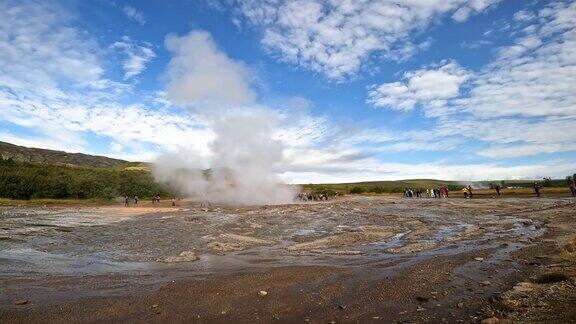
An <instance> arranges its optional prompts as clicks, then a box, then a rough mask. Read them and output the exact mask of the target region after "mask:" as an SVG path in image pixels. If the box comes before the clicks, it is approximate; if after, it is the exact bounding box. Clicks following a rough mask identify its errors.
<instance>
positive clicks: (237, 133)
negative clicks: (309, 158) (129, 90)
mask: <svg viewBox="0 0 576 324" xmlns="http://www.w3.org/2000/svg"><path fill="white" fill-rule="evenodd" d="M166 47H167V48H168V50H169V51H170V52H171V53H172V56H173V57H172V59H171V61H170V64H169V68H168V72H167V77H168V89H167V96H168V99H169V100H171V101H172V102H174V103H177V104H180V105H183V106H185V107H188V108H190V109H192V110H193V111H194V112H195V113H196V115H197V117H198V118H199V119H200V120H202V121H203V122H204V124H205V125H206V127H208V128H210V129H211V130H212V131H213V132H214V139H213V141H212V142H211V144H210V145H209V149H210V153H211V155H210V156H209V157H208V158H206V157H201V156H198V155H195V154H192V153H190V152H180V153H176V154H169V155H164V156H161V157H159V158H158V160H157V161H156V163H155V168H154V175H155V176H156V178H157V179H158V180H160V181H163V182H167V183H169V184H170V185H172V186H173V187H176V188H177V189H178V190H179V191H181V192H182V193H183V194H185V195H187V196H190V197H192V198H197V199H201V200H205V201H211V202H219V203H229V204H244V205H246V204H281V203H291V202H292V201H293V200H294V197H295V195H296V193H297V188H295V187H292V186H288V185H286V184H283V183H282V181H281V180H280V178H279V177H278V176H277V175H276V170H275V169H276V168H277V167H278V166H279V165H280V164H281V162H282V150H283V147H282V144H281V143H280V142H279V141H277V140H275V139H274V138H273V132H274V129H275V127H276V123H277V114H275V113H274V112H273V111H272V110H269V109H265V108H261V107H260V108H247V106H246V105H250V104H252V103H253V99H254V93H253V91H252V90H251V89H250V86H249V85H250V82H249V81H248V79H249V71H248V69H247V68H246V67H245V66H244V64H242V63H241V62H237V61H234V60H232V59H230V58H229V57H227V56H226V54H224V53H223V52H221V51H220V50H219V49H218V48H217V46H216V45H215V44H214V41H213V40H212V38H211V36H210V35H209V34H208V33H206V32H191V33H189V34H188V35H186V36H182V37H178V36H173V35H172V36H168V37H167V38H166ZM175 140H179V141H185V140H186V139H175ZM204 161H207V163H203V162H204ZM205 168H208V169H209V170H208V171H204V170H203V169H205Z"/></svg>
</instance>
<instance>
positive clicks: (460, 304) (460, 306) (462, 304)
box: [456, 302, 464, 308]
mask: <svg viewBox="0 0 576 324" xmlns="http://www.w3.org/2000/svg"><path fill="white" fill-rule="evenodd" d="M456 307H458V308H462V307H464V303H463V302H459V303H458V304H456Z"/></svg>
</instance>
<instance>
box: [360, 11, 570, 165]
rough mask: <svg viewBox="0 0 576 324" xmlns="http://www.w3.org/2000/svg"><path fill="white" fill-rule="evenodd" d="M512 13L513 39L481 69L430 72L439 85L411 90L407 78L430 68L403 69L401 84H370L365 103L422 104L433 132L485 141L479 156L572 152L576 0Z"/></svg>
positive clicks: (400, 106) (424, 84) (406, 107)
mask: <svg viewBox="0 0 576 324" xmlns="http://www.w3.org/2000/svg"><path fill="white" fill-rule="evenodd" d="M514 17H515V21H516V25H513V26H511V27H510V28H514V29H515V33H514V34H515V35H517V36H515V37H516V38H515V39H514V40H513V42H512V44H510V45H509V46H504V47H501V48H500V49H499V50H498V51H497V53H496V54H495V56H494V58H493V60H492V61H491V62H490V63H489V64H488V65H486V66H485V67H484V68H482V69H480V70H478V71H470V72H469V73H465V74H458V73H454V71H457V69H456V70H455V69H454V67H453V68H451V69H448V70H446V71H444V72H442V71H439V70H434V69H433V70H432V72H434V73H435V74H434V75H435V76H436V77H435V78H428V79H427V78H424V81H426V80H428V81H432V80H434V79H436V80H437V81H438V82H437V83H434V82H421V83H420V85H421V86H420V87H415V89H413V87H412V80H413V78H414V77H421V76H423V75H429V74H428V73H430V72H431V70H430V69H422V70H417V71H413V72H407V73H405V74H404V76H403V80H402V81H399V82H393V83H385V84H382V85H380V86H377V87H373V88H371V89H370V91H369V93H368V102H370V103H371V104H373V105H374V106H377V107H386V108H389V109H395V110H410V109H413V108H414V107H416V106H417V105H420V106H422V107H425V108H427V109H426V113H427V114H428V116H436V117H441V118H439V119H438V125H437V130H436V131H435V132H436V133H438V134H442V135H445V136H448V135H450V134H453V133H457V134H461V135H462V136H463V137H466V138H469V139H472V140H476V141H478V142H480V143H484V144H485V145H486V147H485V148H483V149H480V150H478V151H477V153H478V155H480V156H482V157H489V158H500V159H505V158H513V157H520V156H531V155H539V154H549V153H556V152H573V151H576V146H575V145H574V144H573V142H574V141H573V139H574V138H575V137H576V128H574V127H573V125H574V123H575V122H576V92H575V91H574V89H573V88H574V86H573V85H574V84H576V73H575V72H576V56H574V53H575V52H576V2H553V3H551V4H549V5H547V6H545V7H544V8H543V9H541V10H540V11H539V12H537V13H534V14H531V13H528V12H525V11H521V12H519V13H516V14H515V15H514ZM534 17H537V19H536V18H534ZM452 64H455V63H452ZM440 70H442V68H441V69H440ZM450 71H452V72H450ZM438 74H444V77H439V76H438ZM448 75H450V77H449V78H447V76H448ZM419 81H422V79H420V80H419ZM464 81H465V82H466V87H464V88H463V87H461V85H462V82H464ZM435 85H437V86H438V88H436V87H435Z"/></svg>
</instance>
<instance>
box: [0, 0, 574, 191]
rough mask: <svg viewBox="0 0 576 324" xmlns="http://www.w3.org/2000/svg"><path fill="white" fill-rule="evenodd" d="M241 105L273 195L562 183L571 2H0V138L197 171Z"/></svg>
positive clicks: (566, 162) (570, 148)
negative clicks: (392, 183)
mask: <svg viewBox="0 0 576 324" xmlns="http://www.w3.org/2000/svg"><path fill="white" fill-rule="evenodd" d="M254 109H257V110H265V111H267V112H269V113H270V115H273V116H274V117H273V118H274V120H275V123H274V127H273V128H274V129H273V135H272V136H273V140H274V141H275V142H277V143H279V144H280V145H281V147H282V150H281V158H280V159H279V160H278V161H275V162H274V163H275V165H274V171H275V172H276V173H277V174H278V175H279V176H280V177H281V178H282V179H283V180H284V181H286V182H288V183H320V182H323V183H329V182H354V181H369V180H396V179H415V178H437V179H446V180H462V181H472V180H487V179H534V178H542V177H554V178H564V177H565V176H567V175H569V174H572V173H574V172H576V163H575V158H576V141H575V140H574V139H575V138H576V1H527V0H404V1H402V0H394V1H392V0H379V1H377V0H373V1H368V0H355V1H352V0H306V1H301V0H250V1H242V0H196V1H193V0H190V1H176V0H167V1H152V0H140V1H136V0H134V1H119V0H116V1H111V0H90V1H80V0H76V1H74V0H62V1H28V0H18V1H12V0H0V141H6V142H10V143H14V144H18V145H24V146H30V147H40V148H47V149H56V150H64V151H69V152H82V153H88V154H97V155H106V156H111V157H117V158H122V159H127V160H131V161H151V162H152V161H155V160H156V159H157V158H158V157H159V156H164V155H165V154H170V153H175V152H178V154H180V155H183V154H184V155H186V156H189V157H190V163H191V165H194V166H200V167H205V168H207V167H210V159H211V156H212V155H213V154H214V152H213V145H212V143H213V141H214V138H215V132H214V129H212V126H211V124H210V122H209V120H210V118H207V117H206V116H207V115H213V114H214V113H215V112H216V113H222V112H224V113H227V112H230V111H244V110H245V111H250V110H254ZM254 127H257V125H254ZM246 136H250V134H247V135H246ZM238 141H245V139H243V138H238Z"/></svg>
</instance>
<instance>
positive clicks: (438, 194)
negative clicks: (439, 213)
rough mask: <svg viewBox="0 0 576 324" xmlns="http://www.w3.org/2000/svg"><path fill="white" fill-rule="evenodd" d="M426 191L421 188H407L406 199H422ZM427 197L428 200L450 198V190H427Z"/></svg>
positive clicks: (405, 190) (441, 188)
mask: <svg viewBox="0 0 576 324" xmlns="http://www.w3.org/2000/svg"><path fill="white" fill-rule="evenodd" d="M423 195H424V191H422V189H420V188H416V189H414V188H406V189H404V197H406V198H422V197H423ZM426 196H427V197H428V198H448V188H446V187H438V188H433V189H426Z"/></svg>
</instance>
